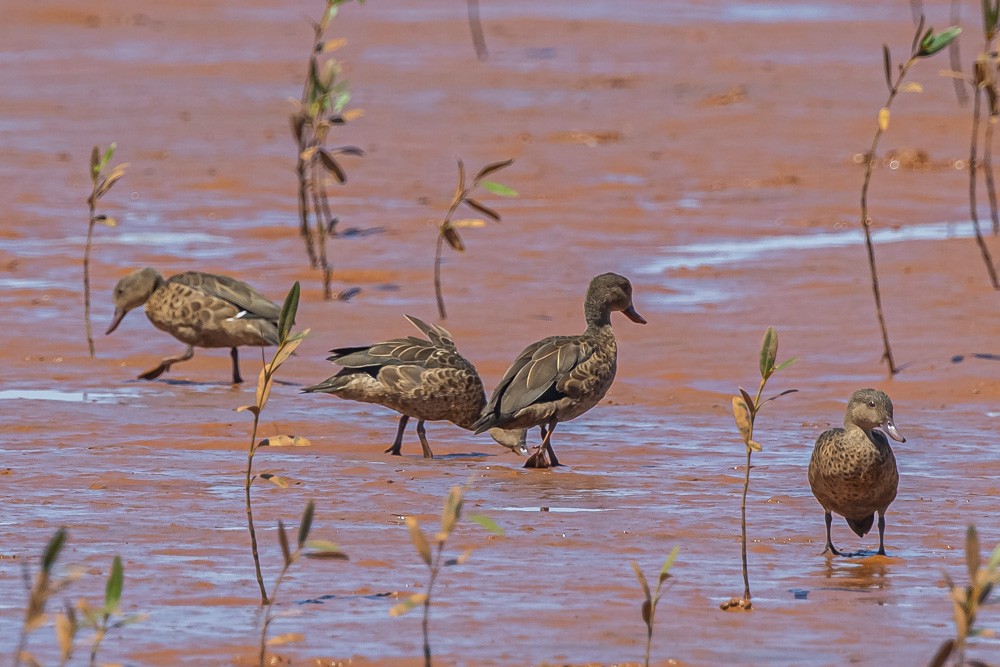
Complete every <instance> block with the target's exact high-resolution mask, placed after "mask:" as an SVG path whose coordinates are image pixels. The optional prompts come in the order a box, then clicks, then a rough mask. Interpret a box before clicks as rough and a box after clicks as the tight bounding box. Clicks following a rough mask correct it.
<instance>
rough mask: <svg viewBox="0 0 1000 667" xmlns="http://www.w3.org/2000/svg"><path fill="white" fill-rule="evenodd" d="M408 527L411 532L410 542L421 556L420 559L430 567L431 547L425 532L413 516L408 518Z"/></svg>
mask: <svg viewBox="0 0 1000 667" xmlns="http://www.w3.org/2000/svg"><path fill="white" fill-rule="evenodd" d="M406 527H407V528H408V529H409V531H410V541H411V542H413V547H414V548H415V549H416V550H417V553H418V554H419V555H420V559H421V560H422V561H424V563H425V564H427V565H428V566H429V565H430V564H431V545H430V544H429V543H428V542H427V538H426V537H424V531H422V530H421V529H420V523H419V522H418V521H417V520H416V519H415V518H413V517H412V516H408V517H406Z"/></svg>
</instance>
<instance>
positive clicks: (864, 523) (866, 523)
mask: <svg viewBox="0 0 1000 667" xmlns="http://www.w3.org/2000/svg"><path fill="white" fill-rule="evenodd" d="M844 518H845V519H846V520H847V525H848V526H850V527H851V530H853V531H854V534H855V535H857V536H858V537H864V536H865V535H867V534H868V531H869V530H871V529H872V525H873V524H874V523H875V514H874V513H872V514H869V515H868V516H866V517H865V518H864V519H847V517H844Z"/></svg>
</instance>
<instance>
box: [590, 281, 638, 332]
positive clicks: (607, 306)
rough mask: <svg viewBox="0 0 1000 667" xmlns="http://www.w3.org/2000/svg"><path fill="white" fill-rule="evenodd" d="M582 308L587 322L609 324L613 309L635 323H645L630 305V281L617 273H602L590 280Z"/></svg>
mask: <svg viewBox="0 0 1000 667" xmlns="http://www.w3.org/2000/svg"><path fill="white" fill-rule="evenodd" d="M583 310H584V313H585V314H586V316H587V323H588V324H596V325H605V324H610V323H611V313H612V312H614V311H618V312H620V313H624V315H625V317H627V318H629V319H630V320H632V321H633V322H635V323H636V324H645V323H646V319H645V318H644V317H643V316H642V315H640V314H639V313H637V312H636V310H635V306H633V305H632V283H630V282H629V281H628V278H626V277H625V276H621V275H618V274H617V273H602V274H601V275H599V276H597V277H595V278H594V279H593V280H591V281H590V286H589V287H588V288H587V299H586V301H585V302H584V306H583Z"/></svg>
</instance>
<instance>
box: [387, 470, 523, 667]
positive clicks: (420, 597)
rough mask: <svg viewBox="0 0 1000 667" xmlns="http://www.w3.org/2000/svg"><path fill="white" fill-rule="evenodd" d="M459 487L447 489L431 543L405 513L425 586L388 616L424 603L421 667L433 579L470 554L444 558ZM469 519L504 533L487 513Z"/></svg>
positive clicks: (458, 511) (427, 665) (427, 658)
mask: <svg viewBox="0 0 1000 667" xmlns="http://www.w3.org/2000/svg"><path fill="white" fill-rule="evenodd" d="M462 495H463V491H462V487H460V486H453V487H452V488H451V491H450V492H449V493H448V498H447V500H446V501H445V503H444V509H443V510H442V512H441V530H440V531H439V532H438V533H437V535H435V536H434V540H433V545H434V546H433V547H432V546H431V541H430V540H428V539H427V536H426V535H424V531H423V529H422V528H421V527H420V523H419V522H418V521H417V519H416V518H415V517H412V516H408V517H406V527H407V528H408V529H409V531H410V541H411V542H413V547H414V548H415V549H416V550H417V555H419V556H420V560H422V561H423V562H424V565H426V566H427V571H428V574H429V579H428V581H427V588H426V590H425V591H424V592H423V593H413V594H412V595H410V596H409V597H407V598H406V599H405V600H403V601H402V602H400V603H399V604H397V605H395V606H393V607H392V609H390V610H389V615H390V616H402V615H403V614H405V613H406V612H408V611H410V610H411V609H413V608H414V607H416V606H418V605H423V607H424V618H423V633H424V667H431V640H430V613H431V593H432V592H433V591H434V582H436V581H437V578H438V575H439V574H440V573H441V568H442V567H443V566H445V565H461V564H462V563H464V562H465V561H467V560H468V559H469V556H471V555H472V549H467V550H466V551H464V552H463V553H462V554H461V555H460V556H458V557H457V558H455V559H451V560H445V559H444V547H445V544H446V543H447V542H448V538H449V537H451V534H452V531H454V530H455V526H456V525H458V520H459V518H460V517H461V515H462ZM469 519H470V520H471V521H474V522H476V523H478V524H479V525H480V526H482V527H483V528H485V529H486V530H488V531H490V532H491V533H493V534H494V535H503V529H502V528H500V527H499V526H498V525H497V524H496V523H494V522H493V520H492V519H490V518H489V517H486V516H483V515H481V514H470V515H469Z"/></svg>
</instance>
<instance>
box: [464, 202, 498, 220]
mask: <svg viewBox="0 0 1000 667" xmlns="http://www.w3.org/2000/svg"><path fill="white" fill-rule="evenodd" d="M462 203H463V204H465V205H466V206H468V207H469V208H471V209H474V210H476V211H479V212H480V213H482V214H483V215H485V216H486V217H487V218H490V219H491V220H495V221H496V222H500V214H499V213H497V212H496V211H495V210H493V209H492V208H490V207H489V206H487V205H486V204H483V203H482V202H478V201H476V200H475V199H472V198H471V197H465V198H464V199H462Z"/></svg>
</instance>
